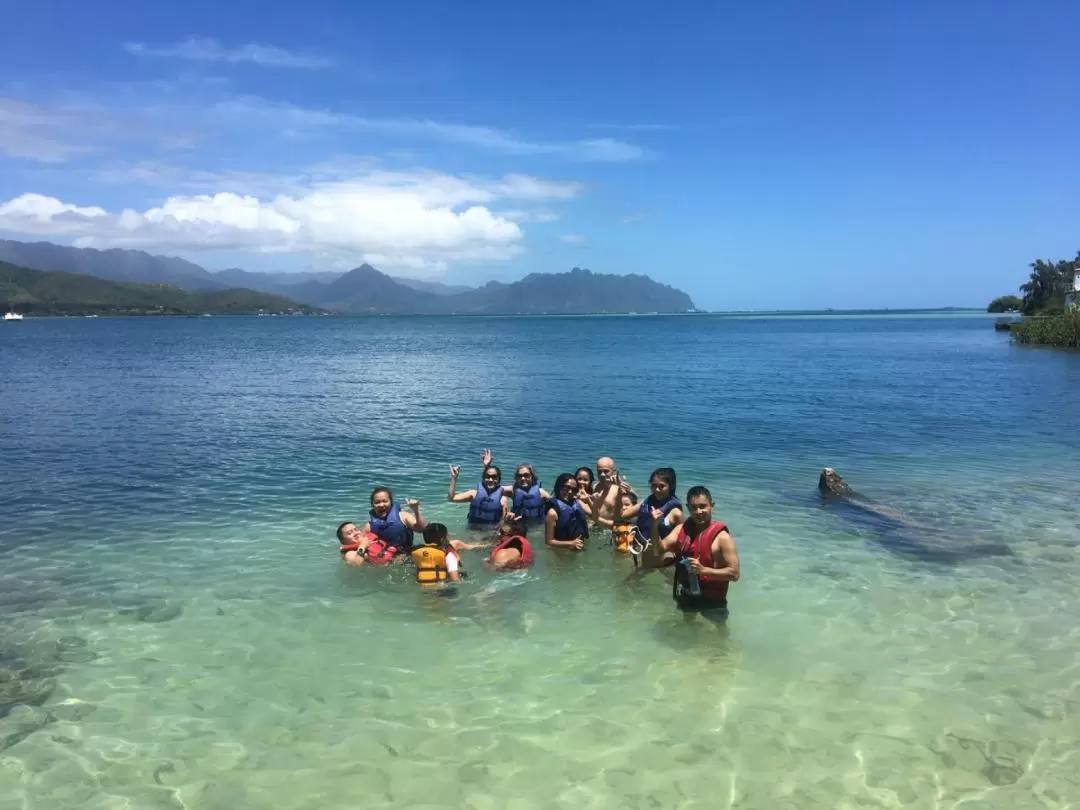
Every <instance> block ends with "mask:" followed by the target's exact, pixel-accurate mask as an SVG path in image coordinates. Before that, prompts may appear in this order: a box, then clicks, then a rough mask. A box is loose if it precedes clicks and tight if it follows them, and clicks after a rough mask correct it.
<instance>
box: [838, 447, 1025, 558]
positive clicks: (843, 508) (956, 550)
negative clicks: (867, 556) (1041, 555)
mask: <svg viewBox="0 0 1080 810" xmlns="http://www.w3.org/2000/svg"><path fill="white" fill-rule="evenodd" d="M818 492H819V493H821V496H822V500H823V502H824V504H825V505H826V506H828V507H830V508H833V509H836V510H837V511H838V512H840V513H841V514H842V515H843V516H844V517H845V518H847V519H848V520H850V521H852V522H853V523H855V524H857V525H859V526H861V527H862V528H864V529H866V530H868V531H870V532H872V533H873V534H874V536H875V539H876V540H877V541H878V542H879V543H880V544H881V545H882V546H884V547H885V548H886V549H888V550H889V551H891V552H892V553H894V554H897V555H899V556H903V557H909V558H913V559H917V560H919V561H921V562H931V563H939V564H945V565H957V564H959V563H961V562H965V561H968V560H974V559H979V558H984V557H1012V556H1015V555H1014V554H1013V551H1012V549H1011V548H1009V546H1008V545H1007V544H1006V543H1005V541H1004V540H997V541H993V542H985V541H979V540H974V539H964V538H958V537H954V536H951V535H946V534H945V533H944V532H942V531H940V530H939V529H937V528H935V527H933V526H926V525H922V524H919V523H915V522H913V521H910V520H908V519H907V518H905V517H904V516H903V515H901V514H900V512H898V511H897V510H895V509H892V508H891V507H888V506H885V505H884V504H881V503H878V502H877V501H874V500H873V499H871V498H868V497H866V496H865V495H862V494H860V493H858V492H856V491H855V490H854V489H852V488H851V486H850V485H849V484H848V483H847V481H845V480H844V479H843V477H842V476H841V475H840V474H839V473H838V472H837V471H836V470H834V469H833V468H832V467H826V468H824V469H823V470H822V471H821V474H820V475H819V476H818Z"/></svg>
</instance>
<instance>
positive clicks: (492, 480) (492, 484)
mask: <svg viewBox="0 0 1080 810" xmlns="http://www.w3.org/2000/svg"><path fill="white" fill-rule="evenodd" d="M480 483H481V484H483V486H484V489H486V490H488V492H491V491H493V490H494V489H495V488H496V487H499V486H501V484H502V470H500V469H499V468H498V467H496V466H495V465H494V464H488V465H487V466H486V467H484V475H483V478H482V480H481V482H480Z"/></svg>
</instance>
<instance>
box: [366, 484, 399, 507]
mask: <svg viewBox="0 0 1080 810" xmlns="http://www.w3.org/2000/svg"><path fill="white" fill-rule="evenodd" d="M380 492H385V493H386V494H387V495H389V496H390V503H391V504H393V503H394V493H393V492H391V491H390V487H375V489H373V490H371V505H372V506H374V505H375V496H376V495H378V494H379V493H380Z"/></svg>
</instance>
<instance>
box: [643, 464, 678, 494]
mask: <svg viewBox="0 0 1080 810" xmlns="http://www.w3.org/2000/svg"><path fill="white" fill-rule="evenodd" d="M654 478H659V479H660V480H661V481H665V482H667V485H668V489H669V490H670V491H671V497H672V498H674V497H676V495H675V470H674V469H672V468H671V467H657V468H656V469H655V470H653V471H652V475H650V476H649V485H650V486H651V485H652V482H653V479H654Z"/></svg>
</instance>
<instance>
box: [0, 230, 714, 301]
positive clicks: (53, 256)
mask: <svg viewBox="0 0 1080 810" xmlns="http://www.w3.org/2000/svg"><path fill="white" fill-rule="evenodd" d="M0 261H6V262H10V263H11V264H14V265H18V266H21V267H29V268H34V269H36V270H42V271H46V272H64V273H75V274H85V275H88V276H94V277H97V278H100V279H107V280H110V281H117V282H135V283H140V284H150V285H162V284H166V285H169V286H170V287H173V288H182V289H184V290H191V291H212V290H227V289H237V288H242V289H245V290H248V291H249V292H251V291H258V292H261V293H265V294H267V295H269V296H272V297H274V296H276V297H280V301H285V300H286V299H288V303H287V304H284V305H291V302H296V301H299V302H302V303H304V304H309V305H312V306H317V307H325V308H328V309H334V310H338V311H341V312H350V313H357V314H385V315H411V314H477V315H518V314H521V315H537V314H567V315H569V314H574V315H578V314H592V313H623V312H686V311H688V310H692V309H694V304H693V302H692V301H691V300H690V297H689V296H688V295H687V294H686V293H684V292H682V291H680V290H676V289H674V288H672V287H670V286H668V285H665V284H660V283H658V282H656V281H653V280H652V279H651V278H649V277H648V276H643V275H626V276H618V275H605V274H600V273H592V272H590V271H588V270H581V269H578V268H574V269H573V270H572V271H571V272H569V273H534V274H531V275H529V276H526V277H525V278H523V279H521V280H520V281H515V282H513V283H509V284H507V283H502V282H496V281H492V282H489V283H488V284H486V285H484V286H483V287H480V288H476V289H473V288H470V287H464V286H461V285H448V284H441V283H439V282H434V281H417V280H412V279H399V278H395V277H393V276H389V275H387V274H385V273H382V272H380V271H378V270H376V269H375V268H373V267H371V266H370V265H367V264H365V265H361V266H360V267H358V268H356V269H354V270H351V271H349V272H347V273H338V272H332V271H316V272H303V273H281V272H278V273H266V272H254V271H250V270H243V269H241V268H231V269H228V270H221V271H218V272H210V271H208V270H206V269H205V268H202V267H200V266H199V265H197V264H193V263H192V262H189V261H186V260H184V259H179V258H174V257H168V256H155V255H152V254H150V253H145V252H143V251H141V250H120V249H113V250H95V249H93V248H75V247H67V246H63V245H54V244H52V243H50V242H16V241H10V240H0ZM189 303H190V302H189ZM279 305H282V304H279ZM271 306H273V305H271Z"/></svg>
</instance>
